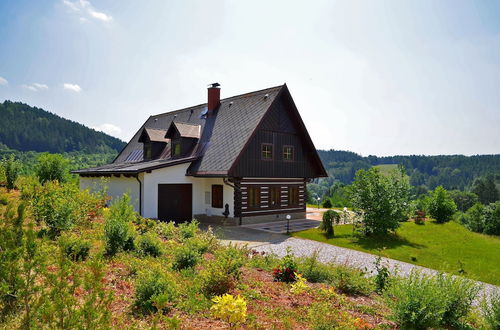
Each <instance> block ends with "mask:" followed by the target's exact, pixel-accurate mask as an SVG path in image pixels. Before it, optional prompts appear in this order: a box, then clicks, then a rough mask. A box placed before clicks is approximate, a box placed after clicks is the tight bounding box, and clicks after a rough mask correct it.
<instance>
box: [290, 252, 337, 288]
mask: <svg viewBox="0 0 500 330" xmlns="http://www.w3.org/2000/svg"><path fill="white" fill-rule="evenodd" d="M297 269H298V271H299V272H300V273H301V274H302V275H304V277H305V278H307V280H308V281H309V282H313V283H324V282H329V281H332V279H333V271H332V269H333V267H332V266H331V265H327V264H323V263H321V262H319V261H318V251H317V250H315V251H313V253H312V255H311V256H309V257H303V258H300V259H298V262H297Z"/></svg>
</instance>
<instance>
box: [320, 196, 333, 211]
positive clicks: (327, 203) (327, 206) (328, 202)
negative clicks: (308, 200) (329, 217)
mask: <svg viewBox="0 0 500 330" xmlns="http://www.w3.org/2000/svg"><path fill="white" fill-rule="evenodd" d="M321 206H322V207H323V208H325V209H331V208H332V201H331V200H330V199H329V198H327V199H325V200H324V201H323V203H322V204H321Z"/></svg>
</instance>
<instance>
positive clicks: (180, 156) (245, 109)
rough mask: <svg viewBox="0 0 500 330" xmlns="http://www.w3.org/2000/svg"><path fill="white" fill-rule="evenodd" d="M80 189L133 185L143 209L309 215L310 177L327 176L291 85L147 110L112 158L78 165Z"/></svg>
mask: <svg viewBox="0 0 500 330" xmlns="http://www.w3.org/2000/svg"><path fill="white" fill-rule="evenodd" d="M74 173H77V174H79V175H80V186H81V188H82V189H86V188H90V189H98V188H99V187H101V186H102V185H103V184H106V185H107V189H108V194H109V195H110V196H111V197H112V198H114V197H117V196H121V195H122V194H123V193H125V192H128V193H129V194H130V196H131V198H132V200H133V201H134V207H135V209H136V211H137V212H139V213H140V214H141V215H142V216H144V217H148V218H155V219H161V220H175V221H186V220H191V219H192V218H193V217H194V218H199V217H222V216H225V217H227V218H228V220H227V221H228V222H232V223H234V224H238V223H239V224H242V223H248V222H261V221H269V220H280V219H284V218H285V217H286V215H290V216H291V217H292V218H294V219H295V218H302V219H303V218H305V208H306V198H305V197H306V183H307V182H308V181H310V180H311V179H313V178H316V177H324V176H327V174H326V171H325V169H324V167H323V164H322V163H321V160H320V158H319V156H318V154H317V152H316V149H315V147H314V145H313V142H312V141H311V138H310V137H309V134H308V132H307V130H306V127H305V126H304V122H303V121H302V119H301V117H300V115H299V112H298V110H297V108H296V106H295V103H294V102H293V99H292V96H291V95H290V92H289V90H288V88H287V86H286V84H285V85H282V86H277V87H272V88H267V89H264V90H260V91H256V92H252V93H247V94H242V95H238V96H233V97H229V98H226V99H222V100H221V99H220V87H219V84H217V83H216V84H212V85H211V86H210V87H209V88H208V102H207V103H204V104H200V105H196V106H193V107H190V108H185V109H181V110H176V111H172V112H167V113H163V114H159V115H155V116H151V117H149V118H148V119H147V120H146V122H145V123H144V124H143V125H142V127H141V128H140V129H139V130H138V131H137V133H136V134H135V135H134V137H133V138H132V139H131V140H130V142H129V143H128V144H127V145H126V146H125V148H124V149H123V150H122V151H121V153H120V154H119V155H118V156H117V157H116V159H115V160H114V161H113V162H112V163H111V164H108V165H104V166H100V167H94V168H87V169H82V170H77V171H74Z"/></svg>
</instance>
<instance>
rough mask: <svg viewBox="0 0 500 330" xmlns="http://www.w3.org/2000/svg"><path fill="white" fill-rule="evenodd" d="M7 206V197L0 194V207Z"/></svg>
mask: <svg viewBox="0 0 500 330" xmlns="http://www.w3.org/2000/svg"><path fill="white" fill-rule="evenodd" d="M7 204H9V198H8V197H7V195H6V194H0V205H7Z"/></svg>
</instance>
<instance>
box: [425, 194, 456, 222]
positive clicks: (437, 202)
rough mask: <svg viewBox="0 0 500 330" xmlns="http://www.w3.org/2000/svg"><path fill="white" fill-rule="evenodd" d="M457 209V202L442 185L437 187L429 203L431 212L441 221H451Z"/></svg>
mask: <svg viewBox="0 0 500 330" xmlns="http://www.w3.org/2000/svg"><path fill="white" fill-rule="evenodd" d="M456 211H457V206H456V205H455V202H454V201H453V199H452V198H451V197H450V194H449V193H448V191H446V189H444V188H443V187H442V186H439V187H437V188H436V189H435V190H434V192H433V193H432V197H431V201H430V204H429V214H430V215H431V217H433V218H434V219H436V221H437V222H439V223H444V222H447V221H450V220H451V218H452V216H453V214H454V213H455V212H456Z"/></svg>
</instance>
